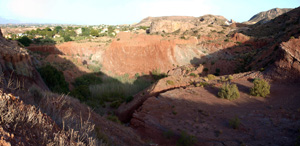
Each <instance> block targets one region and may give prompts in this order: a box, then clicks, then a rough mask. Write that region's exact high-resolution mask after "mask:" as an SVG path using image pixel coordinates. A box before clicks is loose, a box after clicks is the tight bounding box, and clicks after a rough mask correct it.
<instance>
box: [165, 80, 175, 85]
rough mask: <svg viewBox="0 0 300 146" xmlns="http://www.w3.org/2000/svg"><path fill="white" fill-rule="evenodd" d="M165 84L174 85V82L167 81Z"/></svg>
mask: <svg viewBox="0 0 300 146" xmlns="http://www.w3.org/2000/svg"><path fill="white" fill-rule="evenodd" d="M167 84H168V85H174V84H175V83H174V81H172V80H167Z"/></svg>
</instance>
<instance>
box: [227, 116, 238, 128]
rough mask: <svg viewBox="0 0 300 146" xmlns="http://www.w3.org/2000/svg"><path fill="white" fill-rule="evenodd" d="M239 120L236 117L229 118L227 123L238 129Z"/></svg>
mask: <svg viewBox="0 0 300 146" xmlns="http://www.w3.org/2000/svg"><path fill="white" fill-rule="evenodd" d="M240 124H241V121H240V119H239V118H238V117H235V118H233V119H230V120H229V125H230V127H232V128H233V129H238V128H239V127H240Z"/></svg>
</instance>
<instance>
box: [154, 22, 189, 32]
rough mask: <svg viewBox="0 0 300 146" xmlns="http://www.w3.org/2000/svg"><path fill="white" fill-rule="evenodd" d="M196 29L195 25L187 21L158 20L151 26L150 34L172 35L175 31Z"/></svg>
mask: <svg viewBox="0 0 300 146" xmlns="http://www.w3.org/2000/svg"><path fill="white" fill-rule="evenodd" d="M193 27H194V24H192V23H189V22H185V21H172V20H157V21H153V22H152V23H151V26H150V33H156V32H158V33H172V32H174V31H177V30H178V31H186V30H189V29H191V28H193Z"/></svg>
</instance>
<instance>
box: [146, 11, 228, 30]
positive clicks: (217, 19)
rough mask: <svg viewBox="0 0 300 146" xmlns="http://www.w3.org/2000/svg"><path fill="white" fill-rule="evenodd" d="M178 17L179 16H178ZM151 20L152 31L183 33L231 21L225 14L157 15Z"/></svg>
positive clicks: (226, 23)
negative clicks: (196, 15)
mask: <svg viewBox="0 0 300 146" xmlns="http://www.w3.org/2000/svg"><path fill="white" fill-rule="evenodd" d="M176 18H178V17H176ZM147 21H149V22H151V25H150V29H149V32H150V33H173V32H176V33H183V32H185V31H187V30H191V29H193V30H197V29H203V28H206V27H207V26H208V25H209V27H211V25H217V26H222V25H229V21H228V20H227V19H226V18H225V17H223V16H215V15H204V16H201V17H188V18H186V17H182V18H181V19H179V18H178V19H172V17H165V18H164V17H157V18H156V19H148V20H147Z"/></svg>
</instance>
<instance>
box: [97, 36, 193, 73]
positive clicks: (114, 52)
mask: <svg viewBox="0 0 300 146" xmlns="http://www.w3.org/2000/svg"><path fill="white" fill-rule="evenodd" d="M196 43H197V39H193V38H191V39H189V40H176V39H175V40H168V39H166V40H164V39H163V37H161V36H156V35H142V34H140V35H137V34H132V33H125V32H124V33H119V35H118V36H117V38H116V39H115V40H114V41H113V42H112V43H111V45H110V47H109V48H108V49H107V50H105V53H104V54H103V67H104V70H106V71H111V72H113V73H115V74H118V75H122V74H125V73H128V74H129V75H134V74H135V73H145V74H149V72H150V71H152V70H154V69H159V70H160V71H162V72H167V71H168V70H169V69H171V68H173V67H174V66H175V65H180V64H183V63H190V62H189V61H190V60H191V59H192V58H193V57H195V56H197V54H196V53H194V52H193V53H192V55H191V54H188V53H187V52H184V51H181V52H182V53H181V52H180V51H176V49H177V50H181V49H184V50H187V51H188V49H186V48H180V47H177V48H176V46H177V45H179V44H190V45H192V46H193V45H194V46H195V44H196ZM175 48H176V49H175ZM184 53H186V54H184ZM194 54H196V55H194ZM193 55H194V56H193ZM180 57H181V58H182V57H183V58H185V57H186V58H185V59H186V61H185V62H182V61H180V59H179V58H180Z"/></svg>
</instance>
